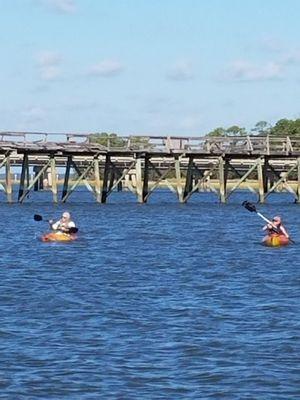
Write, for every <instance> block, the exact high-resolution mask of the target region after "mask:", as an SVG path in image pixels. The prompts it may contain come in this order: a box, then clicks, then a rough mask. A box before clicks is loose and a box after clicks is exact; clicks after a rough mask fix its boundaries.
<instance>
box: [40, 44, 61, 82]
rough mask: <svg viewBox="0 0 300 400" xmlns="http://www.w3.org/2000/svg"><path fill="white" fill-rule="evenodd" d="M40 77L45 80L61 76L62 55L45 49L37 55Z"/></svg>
mask: <svg viewBox="0 0 300 400" xmlns="http://www.w3.org/2000/svg"><path fill="white" fill-rule="evenodd" d="M37 63H38V68H39V72H40V77H41V79H42V80H45V81H53V80H55V79H57V78H59V77H60V76H61V56H60V55H59V54H58V53H55V52H51V51H43V52H41V53H39V54H38V56H37Z"/></svg>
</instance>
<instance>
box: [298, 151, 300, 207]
mask: <svg viewBox="0 0 300 400" xmlns="http://www.w3.org/2000/svg"><path fill="white" fill-rule="evenodd" d="M297 203H300V157H298V158H297Z"/></svg>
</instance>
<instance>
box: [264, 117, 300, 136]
mask: <svg viewBox="0 0 300 400" xmlns="http://www.w3.org/2000/svg"><path fill="white" fill-rule="evenodd" d="M270 135H273V136H300V119H296V120H292V119H286V118H283V119H280V120H279V121H277V122H276V124H275V125H274V126H273V127H272V128H271V130H270Z"/></svg>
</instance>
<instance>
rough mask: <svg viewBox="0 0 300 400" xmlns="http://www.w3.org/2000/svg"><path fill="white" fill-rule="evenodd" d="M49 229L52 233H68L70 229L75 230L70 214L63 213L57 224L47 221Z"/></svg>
mask: <svg viewBox="0 0 300 400" xmlns="http://www.w3.org/2000/svg"><path fill="white" fill-rule="evenodd" d="M49 224H50V227H51V229H53V230H54V231H58V232H62V233H69V231H70V228H75V227H76V225H75V222H74V221H72V220H71V214H70V213H69V212H67V211H65V212H64V213H63V214H62V216H61V218H60V220H59V221H57V222H53V220H50V221H49Z"/></svg>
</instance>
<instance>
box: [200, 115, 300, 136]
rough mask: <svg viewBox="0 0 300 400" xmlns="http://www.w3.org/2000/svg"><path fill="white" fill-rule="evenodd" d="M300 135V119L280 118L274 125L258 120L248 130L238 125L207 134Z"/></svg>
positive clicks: (217, 129) (220, 128) (214, 130)
mask: <svg viewBox="0 0 300 400" xmlns="http://www.w3.org/2000/svg"><path fill="white" fill-rule="evenodd" d="M247 135H250V136H267V135H272V136H300V119H299V118H298V119H295V120H293V119H286V118H283V119H280V120H279V121H277V122H276V123H275V124H274V125H271V124H269V123H268V122H266V121H259V122H257V123H256V124H255V125H254V127H253V128H252V129H251V130H250V131H247V130H246V128H242V127H240V126H238V125H232V126H230V127H229V128H223V127H218V128H215V129H213V130H212V131H210V132H209V133H208V134H207V135H206V136H214V137H218V136H247Z"/></svg>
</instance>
